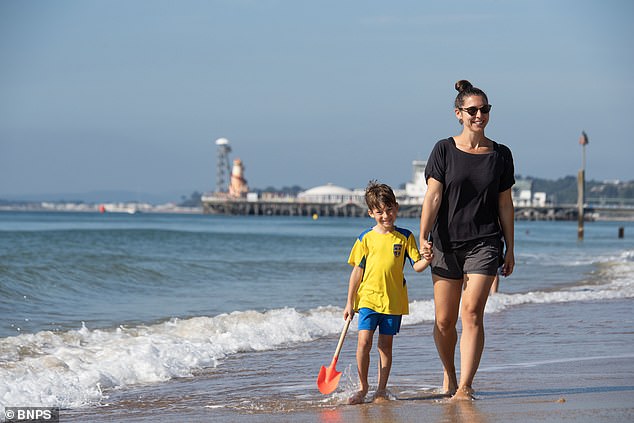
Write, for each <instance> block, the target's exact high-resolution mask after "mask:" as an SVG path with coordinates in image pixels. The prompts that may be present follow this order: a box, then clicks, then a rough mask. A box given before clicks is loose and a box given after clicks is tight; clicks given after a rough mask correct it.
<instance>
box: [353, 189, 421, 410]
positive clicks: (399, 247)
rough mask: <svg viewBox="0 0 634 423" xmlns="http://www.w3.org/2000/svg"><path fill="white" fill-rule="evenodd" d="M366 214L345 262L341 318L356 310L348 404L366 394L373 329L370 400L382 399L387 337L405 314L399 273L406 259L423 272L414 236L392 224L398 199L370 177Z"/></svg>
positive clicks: (389, 339)
mask: <svg viewBox="0 0 634 423" xmlns="http://www.w3.org/2000/svg"><path fill="white" fill-rule="evenodd" d="M365 202H366V204H367V205H368V215H370V217H372V218H374V220H375V221H376V225H375V226H374V227H373V228H371V229H368V230H366V231H364V232H363V233H361V235H360V236H359V238H358V239H357V240H356V242H355V243H354V246H353V247H352V251H351V252H350V257H349V258H348V263H349V264H350V265H351V266H353V269H352V273H351V274H350V282H349V286H348V301H347V303H346V307H345V309H344V311H343V318H344V319H348V318H352V317H353V316H354V313H355V311H356V312H358V313H359V340H358V344H357V369H358V372H359V382H360V385H361V386H360V389H359V391H358V392H356V393H355V394H354V395H353V396H352V397H350V398H349V399H348V404H360V403H362V402H363V401H364V399H365V396H366V394H367V393H368V367H369V365H370V350H371V349H372V338H373V336H374V331H375V330H376V328H377V327H378V328H379V342H378V350H379V381H378V387H377V390H376V395H375V397H374V401H382V400H386V399H387V398H388V397H387V392H386V386H387V379H388V377H389V375H390V369H391V367H392V340H393V338H394V335H396V334H397V333H398V332H399V329H400V327H401V318H402V315H403V314H408V313H409V300H408V298H407V286H406V284H405V277H404V275H403V266H404V265H405V259H406V258H407V259H409V260H410V263H412V266H413V268H414V270H415V271H417V272H422V271H423V270H425V268H426V267H427V266H428V264H429V263H428V262H427V261H425V260H422V259H421V255H420V253H419V251H418V247H417V246H416V238H415V237H414V235H413V234H412V233H411V232H410V231H408V230H407V229H402V228H397V227H396V226H394V222H395V221H396V216H397V214H398V203H397V202H396V196H395V195H394V192H393V191H392V189H391V188H390V187H389V186H388V185H385V184H379V183H377V182H376V181H370V183H369V184H368V186H367V188H366V190H365Z"/></svg>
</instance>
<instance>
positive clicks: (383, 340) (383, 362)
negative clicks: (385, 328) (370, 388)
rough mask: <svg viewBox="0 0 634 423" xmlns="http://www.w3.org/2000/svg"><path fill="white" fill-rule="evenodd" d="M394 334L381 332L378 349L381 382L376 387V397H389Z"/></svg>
mask: <svg viewBox="0 0 634 423" xmlns="http://www.w3.org/2000/svg"><path fill="white" fill-rule="evenodd" d="M393 342H394V335H383V334H379V342H378V350H379V383H378V386H377V389H376V396H375V400H376V399H379V400H381V399H386V398H387V392H386V388H387V380H388V378H389V377H390V370H391V369H392V344H393Z"/></svg>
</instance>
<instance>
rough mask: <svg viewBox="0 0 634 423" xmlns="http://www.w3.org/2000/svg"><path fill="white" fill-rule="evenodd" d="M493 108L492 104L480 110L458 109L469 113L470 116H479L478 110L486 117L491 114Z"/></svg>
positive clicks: (472, 108)
mask: <svg viewBox="0 0 634 423" xmlns="http://www.w3.org/2000/svg"><path fill="white" fill-rule="evenodd" d="M491 107H493V106H491V105H490V104H485V105H484V106H482V107H480V108H478V107H458V110H462V111H463V112H467V113H469V116H475V115H476V114H478V110H479V111H481V112H482V114H484V115H486V114H487V113H489V112H490V111H491Z"/></svg>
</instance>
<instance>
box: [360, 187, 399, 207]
mask: <svg viewBox="0 0 634 423" xmlns="http://www.w3.org/2000/svg"><path fill="white" fill-rule="evenodd" d="M365 203H366V204H367V205H368V209H369V210H376V209H380V208H381V206H384V207H393V206H395V205H396V204H397V202H396V196H395V195H394V191H392V188H390V186H389V185H386V184H380V183H378V182H377V181H376V180H371V181H370V182H369V183H368V186H367V187H366V188H365Z"/></svg>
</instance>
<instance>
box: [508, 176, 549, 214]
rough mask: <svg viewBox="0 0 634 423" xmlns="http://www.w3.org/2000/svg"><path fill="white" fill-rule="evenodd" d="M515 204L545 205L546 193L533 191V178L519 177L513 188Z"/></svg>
mask: <svg viewBox="0 0 634 423" xmlns="http://www.w3.org/2000/svg"><path fill="white" fill-rule="evenodd" d="M512 195H513V205H515V206H516V207H545V206H546V193H545V192H533V181H532V180H531V179H522V178H518V179H517V180H516V181H515V185H513V188H512Z"/></svg>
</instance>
